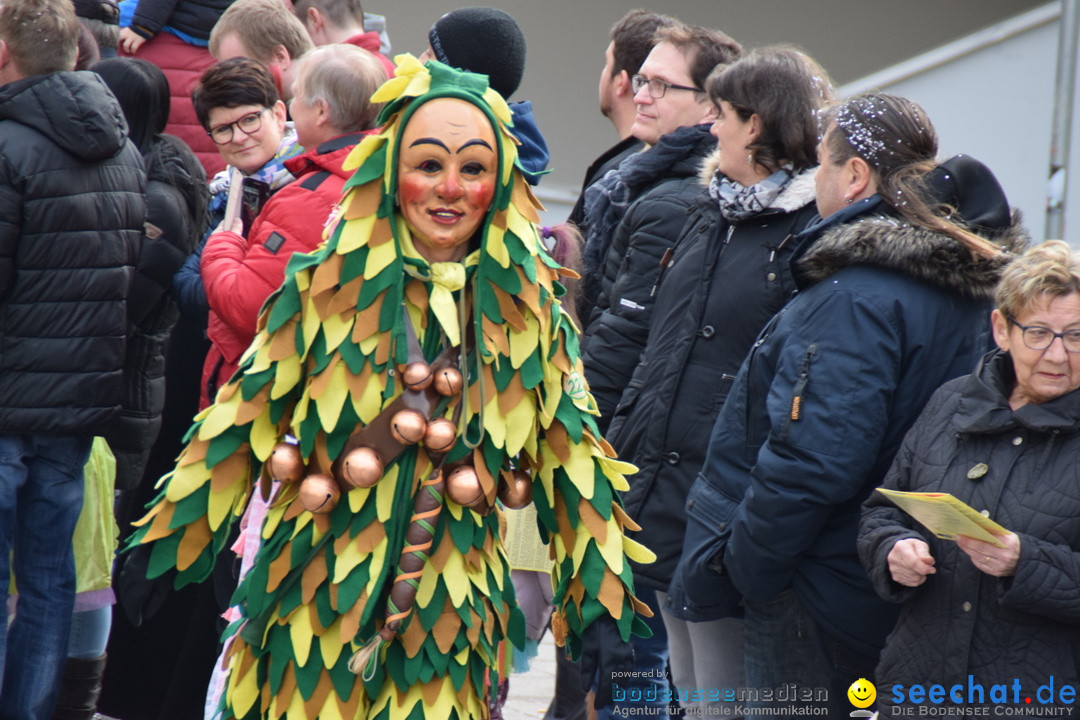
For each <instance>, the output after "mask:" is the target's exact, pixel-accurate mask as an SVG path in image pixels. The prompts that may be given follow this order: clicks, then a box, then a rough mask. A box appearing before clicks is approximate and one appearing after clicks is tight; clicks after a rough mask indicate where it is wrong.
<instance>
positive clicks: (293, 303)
mask: <svg viewBox="0 0 1080 720" xmlns="http://www.w3.org/2000/svg"><path fill="white" fill-rule="evenodd" d="M299 312H300V293H299V291H298V290H297V289H296V283H295V282H294V281H291V280H289V279H287V280H286V281H285V285H283V286H282V288H281V290H280V294H279V295H278V298H277V301H276V302H275V303H274V307H273V309H272V310H271V311H270V316H269V317H268V318H267V319H266V329H267V331H269V332H275V331H277V330H278V329H280V328H281V327H282V326H283V325H285V323H287V322H289V320H291V319H292V317H293V316H294V315H296V314H297V313H299Z"/></svg>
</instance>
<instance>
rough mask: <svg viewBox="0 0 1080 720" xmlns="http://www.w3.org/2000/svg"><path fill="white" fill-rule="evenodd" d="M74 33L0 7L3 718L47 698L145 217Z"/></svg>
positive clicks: (31, 715)
mask: <svg viewBox="0 0 1080 720" xmlns="http://www.w3.org/2000/svg"><path fill="white" fill-rule="evenodd" d="M78 34H79V21H78V19H77V18H76V16H75V9H74V8H73V7H72V3H71V0H17V1H16V2H12V0H0V157H2V158H3V159H4V162H3V163H2V164H0V328H3V329H2V330H0V607H5V608H6V605H7V602H6V601H7V596H8V586H9V582H10V576H11V571H12V569H14V574H15V578H16V583H17V588H18V592H19V596H18V601H17V604H16V608H15V619H14V621H13V622H12V623H11V625H10V627H9V626H8V623H7V622H0V676H2V682H0V717H3V718H20V719H29V720H48V718H50V717H51V716H52V711H53V705H54V704H55V702H56V690H57V680H58V676H59V672H60V669H61V667H62V666H63V664H64V660H65V658H66V655H67V645H68V635H69V633H70V629H71V614H72V610H73V609H74V604H75V563H74V559H73V553H72V536H73V534H74V531H75V522H76V520H77V519H78V516H79V512H80V510H81V509H82V501H83V465H84V464H85V463H86V460H87V457H88V456H89V454H90V444H91V441H92V439H93V437H94V436H95V435H100V434H103V433H104V431H105V430H106V429H107V428H108V426H109V425H110V424H111V423H112V422H113V421H114V420H115V419H116V417H117V416H118V415H119V413H120V406H121V401H122V399H123V367H124V352H125V339H126V325H127V313H126V307H125V298H126V296H127V293H128V287H129V285H130V283H131V278H132V275H133V272H134V271H133V265H134V263H135V259H136V257H137V254H138V247H139V242H140V240H141V238H142V232H143V221H144V219H145V215H146V204H145V201H144V198H143V192H144V187H145V184H146V179H145V175H144V172H143V162H142V157H141V156H140V155H139V153H138V151H137V150H136V149H135V146H134V145H132V144H131V142H130V141H129V140H128V139H127V126H126V125H125V123H124V119H123V118H124V116H123V114H122V112H121V110H120V107H119V106H118V105H117V102H116V99H115V98H114V97H113V96H112V94H111V93H110V92H109V91H108V89H107V88H106V86H105V84H104V82H102V80H101V78H99V77H98V76H96V75H93V74H91V73H85V72H79V73H76V72H72V70H73V68H74V67H75V57H76V48H77V42H78ZM43 48H46V49H47V52H43V51H42V49H43ZM46 119H47V120H46ZM9 558H10V560H9Z"/></svg>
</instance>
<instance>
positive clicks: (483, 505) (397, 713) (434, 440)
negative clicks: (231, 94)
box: [132, 56, 650, 720]
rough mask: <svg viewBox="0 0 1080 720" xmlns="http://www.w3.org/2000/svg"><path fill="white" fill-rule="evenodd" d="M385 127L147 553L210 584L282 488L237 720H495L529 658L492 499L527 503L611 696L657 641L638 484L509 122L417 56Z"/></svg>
mask: <svg viewBox="0 0 1080 720" xmlns="http://www.w3.org/2000/svg"><path fill="white" fill-rule="evenodd" d="M373 101H374V102H386V103H387V105H386V107H385V108H384V110H383V114H382V116H381V117H380V123H381V124H383V125H384V129H383V131H382V133H380V134H378V135H374V136H371V137H368V138H366V139H364V141H363V142H362V143H361V144H360V145H359V146H357V148H356V150H354V151H353V154H352V155H351V156H350V158H349V159H348V161H347V163H346V167H347V168H349V169H353V168H355V173H354V175H353V176H352V178H351V179H350V180H349V181H348V182H347V184H346V185H345V194H344V197H343V199H342V202H341V204H340V206H339V208H338V210H337V217H336V220H335V221H334V222H332V223H330V224H329V225H328V226H329V227H330V228H331V230H330V231H329V237H328V239H327V241H326V243H325V244H324V246H322V247H321V248H320V249H319V250H317V251H316V252H313V253H310V254H306V255H296V256H294V257H293V259H292V261H291V262H290V264H289V269H288V272H287V275H286V279H285V283H284V285H283V286H282V287H281V288H280V289H279V290H278V291H277V292H276V293H275V294H274V295H272V296H271V297H270V299H269V300H268V302H267V305H266V306H265V307H264V309H263V312H262V315H261V317H260V320H259V333H258V335H257V337H256V339H255V341H254V343H253V344H252V346H251V348H250V349H249V350H248V352H247V354H246V355H245V356H244V358H243V360H242V361H241V364H240V368H239V370H238V372H237V373H236V375H235V376H234V377H233V378H232V380H231V381H230V382H229V383H228V384H227V385H225V386H224V387H223V388H222V389H221V390H220V392H219V393H218V395H217V399H216V402H215V404H214V405H212V406H210V407H209V408H207V409H206V410H204V411H203V412H202V413H200V414H199V415H198V416H197V417H196V419H195V420H196V422H195V425H194V426H193V427H192V429H191V430H190V431H189V434H188V439H187V442H188V444H187V446H186V448H185V450H184V451H183V452H182V453H181V455H180V457H179V459H178V465H177V468H176V469H175V470H174V471H173V472H172V473H170V474H169V475H167V476H166V477H165V478H164V479H163V489H162V491H161V494H160V495H159V497H158V498H157V500H156V501H155V504H153V506H152V508H151V510H150V512H149V513H148V514H147V515H146V517H144V518H143V519H142V520H141V521H140V522H139V523H138V524H139V527H138V529H137V531H136V533H135V534H134V535H133V538H132V544H133V545H143V546H148V547H149V549H147V547H141V548H136V550H135V552H137V553H138V552H141V553H143V554H144V555H145V556H146V562H147V567H148V570H147V575H148V576H149V577H157V576H164V577H171V576H172V574H173V573H175V580H174V584H175V585H176V586H180V585H182V584H184V583H188V582H197V581H200V580H202V579H203V578H204V577H206V575H207V574H208V573H209V572H210V569H211V565H212V562H213V557H214V555H215V553H216V552H218V551H220V550H221V548H222V546H223V545H224V544H225V542H226V538H227V535H228V531H229V526H230V524H231V523H232V522H233V521H234V520H235V519H236V518H238V517H239V516H240V514H242V512H243V509H244V506H245V504H246V503H247V500H248V498H249V495H250V493H251V492H252V491H253V490H254V491H259V490H260V488H261V491H262V492H264V493H265V492H268V489H269V488H270V481H271V480H276V481H278V483H277V486H278V488H279V489H278V490H277V492H276V495H275V496H274V498H273V500H272V503H271V507H270V510H269V514H268V517H267V519H266V521H265V524H264V526H263V530H262V547H261V550H260V551H259V554H258V555H257V557H256V560H255V563H254V566H253V568H252V570H251V571H250V573H249V574H248V575H247V576H246V577H245V579H244V580H243V581H242V583H241V585H240V587H239V589H238V590H237V593H236V596H235V598H234V600H235V601H237V602H239V604H240V605H241V608H242V617H241V618H240V620H238V621H237V622H236V623H234V624H233V626H231V627H230V631H229V634H230V635H231V637H230V641H229V642H230V643H231V646H230V648H229V651H228V653H227V657H228V663H229V678H228V681H227V685H226V689H225V693H224V696H223V700H222V705H223V714H222V715H223V717H224V718H263V717H266V718H279V717H283V716H285V715H286V714H287V716H288V717H289V718H316V717H318V718H322V720H334V719H337V718H387V719H396V718H402V719H404V718H411V719H419V718H431V719H437V720H453V719H455V718H456V719H458V720H464V718H487V717H488V716H489V711H488V697H489V694H490V692H491V690H492V688H495V687H497V684H498V680H499V672H500V668H499V667H498V666H497V654H498V652H497V651H498V645H499V643H500V642H502V641H504V640H509V641H511V642H513V643H514V644H515V645H518V646H521V645H522V644H523V643H524V624H523V619H522V615H521V612H520V610H518V609H517V607H516V606H515V603H514V595H513V586H512V583H511V579H510V566H509V564H508V563H507V560H506V555H505V552H504V550H503V545H502V541H501V538H500V524H501V519H500V517H501V513H500V512H499V511H498V509H497V506H498V504H499V503H498V502H497V498H498V499H499V500H501V501H502V502H504V503H505V504H507V505H511V506H513V505H517V506H521V505H524V504H526V503H528V502H529V501H530V497H531V502H532V503H534V505H535V507H536V509H537V515H538V521H537V522H538V525H539V527H540V531H541V535H542V537H545V538H548V539H549V541H550V547H551V553H552V557H553V559H554V561H555V562H554V568H553V573H552V582H553V584H554V589H555V613H554V616H553V620H552V627H553V630H554V633H555V638H556V641H557V642H558V643H559V644H560V645H562V644H565V645H566V647H567V648H568V652H569V654H570V655H571V656H573V657H577V656H578V655H580V654H582V648H583V645H584V647H585V651H584V655H583V658H582V659H583V666H585V667H587V668H588V670H586V672H589V673H590V675H591V671H592V669H593V668H597V669H599V670H600V674H599V676H600V683H601V685H600V687H601V694H604V689H605V688H604V685H605V683H604V681H605V678H606V679H607V682H610V673H611V671H612V670H613V669H620V668H619V663H620V662H625V661H626V659H627V658H626V656H625V648H626V647H627V641H628V640H629V638H630V635H631V633H634V634H643V633H647V632H648V629H647V627H645V625H644V623H643V622H642V620H641V619H640V618H639V617H638V614H639V613H643V614H647V613H648V610H647V609H646V608H645V606H644V605H643V604H642V603H641V602H640V601H639V600H638V599H637V598H635V597H634V595H633V589H632V576H631V571H630V565H629V564H628V562H627V558H628V557H629V558H632V559H635V560H643V561H646V560H648V558H649V556H650V553H649V551H648V550H646V549H645V548H643V547H641V546H640V545H637V544H636V543H634V542H633V541H631V540H629V539H627V538H626V537H625V536H624V530H625V529H636V526H635V525H634V524H633V522H632V521H631V520H630V519H629V518H628V517H627V515H626V514H625V512H624V511H623V509H622V506H621V503H620V500H619V497H618V494H617V492H616V491H617V490H626V489H627V483H626V481H625V480H624V478H623V474H624V473H626V472H628V471H631V470H632V467H631V466H629V465H627V464H625V463H620V462H619V461H617V460H616V459H615V458H614V453H613V451H612V450H611V447H610V446H609V445H608V444H607V443H606V442H605V441H604V440H603V439H601V437H600V435H599V432H598V431H597V429H596V424H595V413H596V410H595V403H594V402H593V401H592V398H591V397H590V395H589V394H588V391H587V388H586V387H585V383H584V381H583V379H582V374H581V364H580V361H579V359H578V344H577V335H576V331H575V328H574V326H573V324H572V322H571V321H570V319H569V317H568V316H567V315H566V313H565V312H564V311H563V309H562V307H561V305H560V303H559V300H558V296H559V295H560V294H561V292H562V288H561V286H560V285H559V283H558V277H559V274H560V273H562V274H566V273H567V271H565V270H562V269H561V268H560V267H559V266H558V265H557V264H556V263H555V261H554V260H552V259H551V258H550V257H549V255H548V254H547V252H546V251H545V250H544V249H543V246H542V244H541V242H540V239H539V238H538V236H537V230H536V224H535V223H536V222H538V220H539V217H538V215H537V212H536V210H537V208H538V206H539V204H538V202H537V201H536V200H535V198H534V197H533V196H532V194H531V192H530V191H529V189H528V186H527V184H526V183H525V181H524V179H523V177H522V175H521V173H520V169H519V168H518V167H517V166H516V164H515V161H516V147H515V142H516V141H515V140H514V139H513V136H512V135H511V134H510V131H509V125H510V113H509V111H508V109H507V106H506V103H505V102H504V100H503V99H502V98H501V97H500V96H499V95H498V94H497V93H495V92H494V91H492V90H490V89H488V88H487V82H486V78H485V77H484V76H482V75H474V74H470V73H464V72H460V71H456V70H453V69H451V68H448V67H446V66H445V65H442V64H440V63H438V62H436V61H431V62H429V63H427V65H426V66H421V65H420V64H419V62H418V61H416V60H415V59H414V58H412V57H411V56H400V57H399V58H398V70H397V75H396V77H395V78H393V79H391V80H390V81H389V82H387V83H386V84H385V85H384V86H383V87H382V88H381V89H380V90H379V91H378V92H377V93H376V94H375V96H374V97H373ZM417 440H419V442H417ZM621 669H628V665H625V666H624V667H622V668H621Z"/></svg>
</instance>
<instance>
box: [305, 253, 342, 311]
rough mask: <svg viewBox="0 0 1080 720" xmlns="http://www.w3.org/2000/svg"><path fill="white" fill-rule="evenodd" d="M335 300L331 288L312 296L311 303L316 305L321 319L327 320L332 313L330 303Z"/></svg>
mask: <svg viewBox="0 0 1080 720" xmlns="http://www.w3.org/2000/svg"><path fill="white" fill-rule="evenodd" d="M335 257H337V256H335ZM333 300H334V293H333V292H332V291H329V290H328V291H327V292H324V293H319V294H318V295H312V296H311V304H312V306H314V308H315V315H316V316H318V318H319V320H323V321H325V320H326V318H328V317H330V315H331V314H332V313H331V312H330V303H331V302H333Z"/></svg>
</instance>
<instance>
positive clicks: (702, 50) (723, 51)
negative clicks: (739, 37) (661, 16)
mask: <svg viewBox="0 0 1080 720" xmlns="http://www.w3.org/2000/svg"><path fill="white" fill-rule="evenodd" d="M662 42H666V43H669V44H671V45H674V46H675V48H676V49H677V50H678V51H679V52H680V53H682V54H683V57H685V58H686V61H687V65H689V70H690V78H691V79H692V80H693V81H694V86H695V87H699V88H701V89H702V91H704V90H705V82H706V81H707V80H708V78H709V74H710V73H711V72H712V71H713V70H714V69H715V68H716V67H717V66H720V65H728V64H730V63H733V62H735V61H736V60H738V59H739V58H740V57H742V54H743V49H742V45H740V44H739V43H737V42H735V41H734V40H733V39H731V37H729V36H728V35H726V34H724V33H722V32H720V31H719V30H710V29H709V28H703V27H698V26H697V25H675V26H672V27H664V28H660V29H659V30H657V31H656V44H660V43H662Z"/></svg>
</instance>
